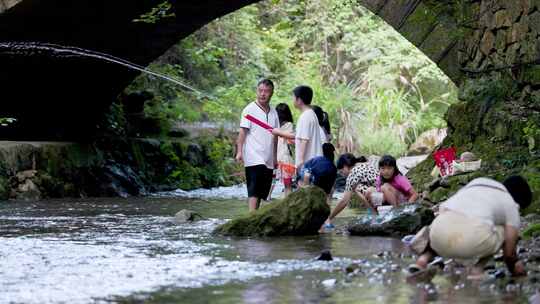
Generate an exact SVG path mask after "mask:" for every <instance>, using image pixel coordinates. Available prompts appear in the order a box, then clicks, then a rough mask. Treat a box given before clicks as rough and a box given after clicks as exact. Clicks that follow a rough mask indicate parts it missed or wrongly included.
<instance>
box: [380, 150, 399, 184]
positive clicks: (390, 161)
mask: <svg viewBox="0 0 540 304" xmlns="http://www.w3.org/2000/svg"><path fill="white" fill-rule="evenodd" d="M384 166H388V167H394V175H393V176H392V178H394V176H396V175H401V171H399V168H398V166H397V162H396V159H395V158H394V157H393V156H392V155H383V156H382V157H381V159H379V168H381V167H384ZM381 181H382V182H383V183H385V182H390V181H389V180H386V179H385V178H384V177H382V176H381Z"/></svg>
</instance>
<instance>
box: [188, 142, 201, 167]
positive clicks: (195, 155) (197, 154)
mask: <svg viewBox="0 0 540 304" xmlns="http://www.w3.org/2000/svg"><path fill="white" fill-rule="evenodd" d="M203 156H204V153H203V150H202V148H201V146H200V145H198V144H195V143H192V144H190V145H189V146H188V147H187V151H186V156H185V157H186V160H187V161H188V162H189V163H190V164H192V165H193V166H200V165H202V164H204V158H203Z"/></svg>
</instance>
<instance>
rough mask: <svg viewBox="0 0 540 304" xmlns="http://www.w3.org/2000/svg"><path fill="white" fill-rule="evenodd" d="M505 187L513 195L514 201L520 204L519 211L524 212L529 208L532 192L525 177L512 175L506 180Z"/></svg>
mask: <svg viewBox="0 0 540 304" xmlns="http://www.w3.org/2000/svg"><path fill="white" fill-rule="evenodd" d="M503 185H504V187H506V190H508V192H509V193H510V195H512V198H513V199H514V201H515V202H516V203H518V205H519V209H521V210H523V209H525V208H527V207H529V205H530V204H531V201H532V192H531V188H530V187H529V183H527V181H526V180H525V179H524V178H523V177H521V176H519V175H512V176H510V177H508V178H507V179H505V180H504V182H503Z"/></svg>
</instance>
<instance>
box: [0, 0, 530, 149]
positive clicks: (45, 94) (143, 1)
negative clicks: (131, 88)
mask: <svg viewBox="0 0 540 304" xmlns="http://www.w3.org/2000/svg"><path fill="white" fill-rule="evenodd" d="M257 1H258V0H227V1H219V0H197V1H195V0H169V2H170V4H171V5H172V10H173V11H174V13H175V17H173V18H165V19H162V20H160V21H158V22H156V23H155V24H150V23H141V22H133V20H134V19H136V18H138V17H139V16H141V15H142V14H144V13H147V12H149V11H151V10H152V8H154V7H156V6H157V5H158V4H160V3H162V2H163V1H162V0H155V1H150V0H129V1H128V0H115V1H100V0H77V1H72V0H48V1H43V0H0V98H1V100H2V102H1V105H2V106H1V108H0V109H1V110H0V117H6V116H7V117H16V118H18V119H19V122H18V126H16V127H14V128H10V129H11V131H10V132H9V133H5V132H6V131H5V130H0V132H4V134H1V133H0V135H1V136H2V138H13V139H75V140H77V139H79V140H80V139H83V138H85V137H87V136H88V135H90V134H92V133H93V128H95V122H96V119H97V117H99V115H100V114H101V113H103V112H104V111H105V109H106V108H107V106H108V105H109V104H110V103H111V102H112V101H113V100H114V99H115V98H116V96H117V95H118V94H119V93H120V92H121V91H122V90H123V89H124V88H125V87H126V86H127V85H128V84H129V83H130V82H131V81H132V80H133V78H134V77H135V76H136V75H137V73H136V72H133V71H131V70H128V69H126V68H123V67H121V66H117V65H112V64H109V63H104V62H101V61H98V60H95V59H81V58H73V57H70V58H58V57H56V56H50V55H51V54H49V53H47V52H46V51H32V50H28V49H21V48H18V47H16V46H14V45H12V44H10V42H42V43H51V44H57V45H64V46H70V47H79V48H85V49H89V50H93V51H98V52H103V53H107V54H110V55H112V56H116V57H119V58H123V59H126V60H129V61H131V62H134V63H137V64H139V65H143V66H145V65H147V64H149V63H150V62H152V61H153V60H154V59H156V58H157V57H158V56H160V55H161V54H163V53H164V52H165V51H166V50H167V49H168V48H170V47H171V46H173V45H174V44H175V43H177V42H178V41H179V40H180V39H182V38H184V37H186V36H187V35H189V34H190V33H192V32H194V31H195V30H197V29H198V28H200V27H201V26H203V25H205V24H206V23H208V22H210V21H211V20H213V19H215V18H217V17H220V16H222V15H225V14H227V13H230V12H233V11H235V10H237V9H239V8H241V7H243V6H245V5H249V4H252V3H255V2H257ZM508 2H512V3H514V2H515V3H514V4H511V5H508V4H507V3H508ZM505 3H506V4H505ZM358 5H363V6H365V7H366V8H368V9H370V10H371V11H372V12H374V13H375V14H377V15H379V16H380V17H381V18H383V19H384V20H385V21H386V22H388V23H389V24H390V25H392V26H393V27H394V28H395V29H397V30H398V31H399V32H400V33H401V34H402V35H403V36H404V37H406V38H407V39H409V40H410V41H411V42H412V43H413V44H415V45H416V46H418V47H419V48H420V49H421V50H422V51H423V52H424V53H425V54H426V55H427V56H428V57H430V58H431V59H432V60H433V61H434V62H436V63H437V64H438V65H439V66H440V67H441V69H442V70H443V71H444V72H445V73H446V74H447V75H448V76H450V77H451V78H452V79H453V80H454V81H455V82H456V83H458V84H459V83H460V82H461V81H462V79H463V77H464V76H467V75H465V74H464V73H463V68H464V67H469V68H471V69H477V68H481V67H489V66H490V65H496V64H497V62H496V61H493V60H491V59H493V58H498V59H497V60H499V61H501V62H502V63H510V64H512V63H515V62H517V61H518V60H521V59H520V58H522V57H523V56H533V55H532V53H534V55H537V52H538V50H537V49H536V45H527V46H526V47H520V48H516V49H513V48H514V47H513V45H516V43H518V42H519V41H522V40H523V41H525V40H526V41H532V40H533V38H534V41H536V40H537V39H536V38H537V37H538V32H537V30H538V28H537V27H536V28H534V26H533V22H536V24H540V20H539V17H540V13H538V7H539V6H540V4H539V1H536V0H516V1H495V0H489V1H488V0H476V1H475V0H468V1H459V0H456V1H433V0H391V1H389V0H358ZM503 32H504V33H503ZM509 49H511V51H509ZM509 52H510V53H511V55H510V56H507V54H508V53H509ZM499 55H500V56H499ZM512 56H513V57H512ZM499 57H500V58H499ZM501 58H502V59H501ZM467 77H468V76H467ZM4 129H5V128H4Z"/></svg>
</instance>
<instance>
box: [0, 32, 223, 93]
mask: <svg viewBox="0 0 540 304" xmlns="http://www.w3.org/2000/svg"><path fill="white" fill-rule="evenodd" d="M0 54H3V55H9V56H28V57H29V56H36V55H45V56H47V57H51V58H55V57H57V58H70V57H79V58H92V59H96V60H99V61H105V62H109V63H113V64H117V65H121V66H123V67H125V68H128V69H131V70H135V71H139V72H142V73H145V74H148V75H151V76H154V77H157V78H159V79H161V80H165V81H169V82H172V83H174V84H175V85H177V86H179V87H181V88H182V89H185V90H188V91H189V92H193V93H195V94H197V95H199V96H201V97H206V98H209V99H213V98H214V97H213V96H212V95H210V94H208V93H204V92H202V91H200V90H197V89H195V88H194V87H192V86H190V85H188V84H186V83H184V82H182V81H180V80H179V79H176V78H174V77H171V76H168V75H165V74H163V73H159V72H155V71H152V70H150V69H149V68H147V67H144V66H141V65H139V64H136V63H133V62H130V61H127V60H125V59H122V58H118V57H115V56H112V55H109V54H105V53H101V52H97V51H92V50H88V49H83V48H78V47H72V46H63V45H57V44H52V43H44V42H15V41H11V42H0Z"/></svg>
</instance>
